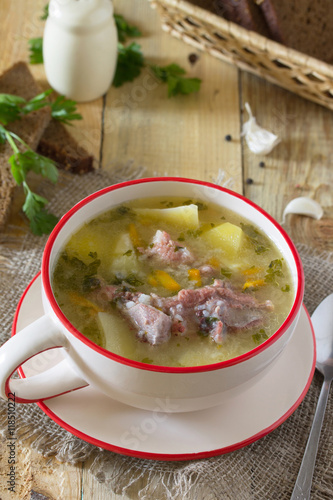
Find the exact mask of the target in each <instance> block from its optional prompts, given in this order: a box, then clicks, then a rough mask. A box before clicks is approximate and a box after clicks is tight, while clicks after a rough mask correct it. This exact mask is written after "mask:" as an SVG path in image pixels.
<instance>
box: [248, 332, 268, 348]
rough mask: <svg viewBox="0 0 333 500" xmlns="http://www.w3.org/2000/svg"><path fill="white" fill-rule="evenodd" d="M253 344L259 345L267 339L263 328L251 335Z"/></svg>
mask: <svg viewBox="0 0 333 500" xmlns="http://www.w3.org/2000/svg"><path fill="white" fill-rule="evenodd" d="M252 339H253V342H254V343H255V344H257V345H260V344H261V343H262V342H263V341H264V340H267V339H268V335H267V333H266V332H265V330H264V329H263V328H261V329H260V330H259V332H257V333H255V334H254V335H252Z"/></svg>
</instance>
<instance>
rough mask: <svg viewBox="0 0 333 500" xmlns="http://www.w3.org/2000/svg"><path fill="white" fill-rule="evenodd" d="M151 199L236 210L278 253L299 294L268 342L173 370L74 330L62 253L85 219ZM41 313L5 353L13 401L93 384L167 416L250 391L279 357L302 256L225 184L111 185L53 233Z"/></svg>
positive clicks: (5, 388)
mask: <svg viewBox="0 0 333 500" xmlns="http://www.w3.org/2000/svg"><path fill="white" fill-rule="evenodd" d="M150 196H161V197H163V199H165V198H166V197H167V196H182V197H184V196H186V197H190V198H195V199H198V200H202V201H204V202H213V203H215V204H217V205H220V206H221V207H225V208H228V209H230V210H233V211H234V212H236V213H239V214H240V215H241V216H242V217H245V218H246V219H247V220H249V221H250V222H252V223H254V224H255V225H257V226H258V227H259V228H260V229H261V230H262V231H263V232H264V233H265V234H266V235H267V236H268V237H269V238H270V239H271V240H272V241H273V242H274V243H275V245H276V246H277V247H278V248H279V250H280V251H281V253H282V254H283V257H284V259H285V261H286V263H287V264H288V265H289V268H290V270H291V275H292V280H293V289H294V296H293V298H292V307H291V310H290V313H289V315H288V317H287V318H286V319H285V321H284V323H283V324H282V325H281V326H280V328H279V329H278V330H277V331H276V332H275V333H274V334H273V335H272V336H271V337H270V338H269V339H268V340H266V341H265V342H264V343H263V344H261V345H259V346H257V347H255V348H254V349H252V350H251V351H249V352H248V353H246V354H243V355H241V356H238V357H236V358H233V359H230V360H228V361H223V362H220V363H216V364H211V365H204V366H196V367H185V368H179V367H177V368H174V367H165V366H155V365H149V364H145V363H141V362H137V361H132V360H130V359H126V358H124V357H121V356H119V355H116V354H113V353H112V352H109V351H106V350H105V349H103V348H101V347H99V346H98V345H96V344H94V343H93V342H92V341H90V340H89V339H87V338H86V337H84V336H83V335H82V334H81V333H80V332H79V331H78V330H76V329H75V328H74V327H73V325H72V324H71V323H70V322H69V320H68V319H67V318H66V317H65V316H64V314H63V313H62V311H61V310H60V308H59V306H58V304H57V302H56V300H55V298H54V295H53V291H52V287H51V277H52V271H53V269H54V265H55V262H56V260H57V257H58V255H59V252H60V251H61V250H62V248H63V247H64V245H65V243H66V242H67V241H68V239H69V238H70V236H71V235H72V234H73V233H74V232H76V231H77V230H78V229H79V228H80V227H81V226H82V225H83V224H84V223H85V222H87V221H89V220H91V219H92V218H94V217H96V216H97V215H99V214H101V213H102V212H104V211H106V210H108V209H110V208H112V207H114V206H116V205H119V204H121V203H126V202H128V201H129V200H134V199H138V198H145V197H150ZM41 276H42V298H43V308H44V311H45V314H44V316H42V317H41V318H40V319H38V320H37V321H35V322H34V323H32V324H31V325H29V326H28V327H26V328H24V329H23V330H22V331H20V332H18V333H17V334H16V335H14V336H13V337H12V338H11V339H10V340H9V341H8V342H6V343H5V344H4V345H3V346H2V347H1V348H0V383H1V396H2V397H3V398H6V397H8V394H9V393H10V392H11V393H15V397H16V402H22V403H27V402H36V401H41V400H43V399H47V398H50V397H54V396H56V395H60V394H64V393H65V392H69V391H73V390H76V389H80V388H82V387H84V386H87V385H89V384H91V385H92V386H93V387H95V388H97V389H99V390H100V391H102V392H103V393H104V394H105V395H106V396H108V397H110V398H113V399H116V400H118V401H121V402H123V403H125V404H128V405H131V406H134V407H138V408H143V409H148V410H156V409H160V410H161V411H166V412H179V411H192V410H198V409H204V408H208V407H212V406H215V405H217V404H219V403H220V401H221V398H222V396H223V401H225V399H226V398H228V394H232V395H235V394H236V393H238V392H240V391H244V390H246V388H247V387H249V384H253V383H255V380H256V379H257V378H258V377H260V376H261V375H262V373H263V371H264V370H268V369H269V368H270V366H271V365H272V363H273V362H274V360H276V359H277V357H278V356H279V355H280V354H281V352H282V351H283V349H284V348H285V346H286V345H287V342H288V341H289V339H290V338H291V336H292V334H293V331H294V329H295V326H296V324H297V321H298V318H299V314H300V310H301V304H302V300H303V291H304V276H303V270H302V264H301V261H300V258H299V256H298V253H297V251H296V249H295V247H294V245H293V243H292V242H291V240H290V238H289V237H288V235H287V234H286V233H285V231H284V230H283V229H282V228H281V227H280V226H279V225H278V224H277V222H275V221H274V220H273V219H272V217H270V216H269V215H268V214H267V213H265V212H264V211H263V210H262V209H261V208H259V207H258V206H256V205H255V204H253V203H252V202H250V201H249V200H247V199H246V198H244V197H242V196H241V195H239V194H237V193H234V192H232V191H229V190H227V189H224V188H222V187H219V186H216V185H214V184H210V183H207V182H202V181H198V180H192V179H182V178H167V177H166V178H151V179H140V180H134V181H129V182H124V183H121V184H117V185H113V186H110V187H107V188H105V189H102V190H101V191H98V192H96V193H94V194H92V195H90V196H88V197H87V198H85V199H84V200H82V201H81V202H79V203H78V204H77V205H75V206H74V207H73V208H72V209H71V210H70V211H69V212H68V213H66V214H65V215H64V216H63V218H62V219H61V220H60V221H59V223H58V224H57V226H56V227H55V229H54V230H53V232H52V234H51V235H50V237H49V239H48V241H47V243H46V246H45V250H44V253H43V259H42V270H41ZM52 348H61V349H62V350H63V351H64V353H65V359H64V360H63V361H61V362H60V363H58V364H57V365H56V366H54V367H52V368H49V369H48V370H46V371H44V372H43V373H41V374H38V375H35V376H33V377H28V378H25V379H22V380H19V379H12V378H10V377H11V375H12V373H13V372H14V371H15V370H16V369H17V368H18V367H19V366H20V365H21V364H22V363H24V361H26V360H27V359H29V358H31V357H32V356H34V355H36V354H38V353H41V352H42V351H45V350H48V349H52Z"/></svg>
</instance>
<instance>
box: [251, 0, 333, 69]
mask: <svg viewBox="0 0 333 500" xmlns="http://www.w3.org/2000/svg"><path fill="white" fill-rule="evenodd" d="M260 8H261V10H262V12H263V14H264V16H265V19H266V22H267V24H268V26H269V29H270V32H271V33H272V37H273V39H274V40H276V41H277V42H280V43H282V44H284V45H286V46H287V47H290V48H293V49H295V50H298V51H300V52H303V53H305V54H307V55H309V56H312V57H315V58H317V59H320V60H322V61H325V62H328V63H333V0H317V1H316V2H314V1H313V0H302V1H300V0H263V1H262V2H261V3H260Z"/></svg>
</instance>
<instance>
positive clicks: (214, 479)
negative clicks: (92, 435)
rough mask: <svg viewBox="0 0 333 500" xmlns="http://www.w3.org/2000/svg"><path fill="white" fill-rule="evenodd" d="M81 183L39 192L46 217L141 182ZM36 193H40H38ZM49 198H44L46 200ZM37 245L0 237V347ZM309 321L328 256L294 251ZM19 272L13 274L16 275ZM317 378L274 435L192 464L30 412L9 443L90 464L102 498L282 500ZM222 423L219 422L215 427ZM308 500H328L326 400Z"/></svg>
mask: <svg viewBox="0 0 333 500" xmlns="http://www.w3.org/2000/svg"><path fill="white" fill-rule="evenodd" d="M114 172H117V173H114V174H113V175H112V174H110V175H107V174H105V173H103V172H97V173H94V174H88V175H86V176H82V177H71V176H70V175H69V174H63V175H62V176H61V179H60V182H59V183H58V185H57V186H56V187H52V189H50V187H49V186H48V185H47V184H46V185H45V187H44V189H45V190H46V191H47V195H48V196H49V199H51V205H50V207H51V209H52V211H54V212H55V213H57V214H58V215H62V214H63V213H65V212H66V211H67V210H68V209H69V208H70V207H71V206H72V205H73V204H74V203H75V202H76V201H79V200H80V199H82V198H83V197H85V196H86V195H88V194H90V193H91V192H93V191H96V190H98V189H100V188H102V187H105V186H107V185H109V184H111V183H115V182H119V181H121V180H124V179H126V178H127V179H128V178H133V177H137V176H140V175H142V171H140V169H138V170H134V169H133V167H132V166H131V165H129V166H128V165H127V166H125V167H123V168H121V169H119V168H117V169H115V170H114ZM42 191H43V190H42ZM50 197H51V198H50ZM45 241H46V237H45V238H38V237H34V236H32V235H31V234H30V233H29V232H27V233H26V235H25V236H23V237H21V242H20V244H19V245H18V243H17V241H13V240H11V238H10V237H9V236H8V235H6V234H5V235H2V236H1V235H0V277H1V282H0V290H1V292H0V293H1V303H0V320H1V333H0V343H1V344H2V343H3V342H4V341H5V340H6V339H7V338H8V337H9V336H10V333H11V326H12V320H13V314H14V311H15V309H16V306H17V303H18V300H19V297H20V296H21V294H22V292H23V291H24V289H25V288H26V286H27V285H28V283H29V282H30V280H31V279H32V278H33V277H34V276H35V274H36V273H37V272H38V270H39V269H40V263H41V256H42V250H43V247H44V244H45ZM298 249H299V252H300V255H301V258H302V261H303V265H304V270H305V276H306V290H305V300H304V302H305V305H306V307H307V309H308V311H309V313H310V314H311V313H312V312H313V310H314V309H315V307H316V306H317V304H318V303H319V302H320V301H321V300H322V299H323V298H324V297H325V296H326V295H328V294H329V293H332V292H333V272H332V262H333V254H321V255H318V254H317V253H315V252H314V251H312V250H311V249H309V248H307V247H304V246H299V248H298ZM18 270H19V272H18ZM321 382H322V377H321V375H320V374H318V373H317V372H316V373H315V376H314V379H313V382H312V384H311V387H310V390H309V391H308V393H307V395H306V397H305V399H304V400H303V402H302V403H301V405H300V406H299V407H298V409H297V410H296V411H295V412H294V413H293V415H292V416H291V417H290V418H289V419H288V420H287V421H286V422H285V423H283V424H282V425H281V426H280V427H279V428H278V429H276V430H275V431H274V432H272V433H271V434H269V435H268V436H266V437H265V438H263V439H261V440H259V441H257V442H255V443H253V444H252V445H250V446H248V447H246V448H243V449H241V450H238V451H235V452H232V453H229V454H227V455H222V456H219V457H214V458H210V459H202V460H197V461H186V462H162V461H152V460H144V459H137V458H130V457H124V456H121V455H117V454H115V453H112V452H110V451H106V450H102V449H99V448H97V447H95V446H93V445H91V444H88V443H86V442H84V441H82V440H80V439H79V438H77V437H75V436H73V435H71V434H70V433H68V432H67V431H65V430H64V429H62V428H60V427H59V426H58V425H57V424H55V423H54V422H53V421H52V420H50V419H49V417H47V416H46V415H45V414H44V413H43V412H42V411H41V410H40V409H39V407H38V406H37V405H35V404H32V405H16V424H17V434H16V435H17V437H18V439H20V440H21V441H23V442H24V441H26V442H29V446H32V447H34V448H35V449H36V450H38V451H39V452H40V453H42V454H43V455H44V456H47V457H50V456H55V457H56V458H57V459H58V460H60V461H65V462H70V463H72V464H75V463H79V462H82V461H85V460H86V459H88V458H90V459H92V458H94V460H93V462H92V466H91V469H90V470H91V473H92V474H94V475H95V476H96V477H97V478H98V480H99V481H101V482H103V483H105V484H106V485H107V487H109V488H110V490H112V491H114V492H115V493H118V494H121V493H125V492H128V493H129V494H130V491H132V492H133V491H135V490H136V491H137V492H138V493H137V494H136V495H135V497H133V498H148V499H154V500H162V499H176V498H177V499H178V498H181V499H184V498H191V499H192V498H195V499H200V500H201V499H202V500H213V499H219V500H220V499H232V500H266V499H268V500H278V499H288V498H290V495H291V492H292V490H293V485H294V482H295V480H296V476H297V472H298V469H299V466H300V463H301V460H302V455H303V452H304V449H305V445H306V441H307V438H308V435H309V431H310V426H311V422H312V419H313V415H314V411H315V407H316V402H317V399H318V395H319V391H320V387H321ZM222 425H223V422H221V426H222ZM6 427H8V424H7V406H6V404H5V402H4V401H2V400H1V402H0V430H1V431H2V433H3V435H4V436H6ZM311 498H312V499H313V500H315V499H316V500H317V499H318V500H319V499H321V500H332V498H333V397H332V392H331V394H330V398H329V401H328V407H327V411H326V416H325V421H324V425H323V430H322V434H321V440H320V444H319V451H318V457H317V462H316V469H315V473H314V479H313V488H312V496H311Z"/></svg>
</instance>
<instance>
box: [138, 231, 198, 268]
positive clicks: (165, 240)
mask: <svg viewBox="0 0 333 500" xmlns="http://www.w3.org/2000/svg"><path fill="white" fill-rule="evenodd" d="M138 250H139V252H140V253H142V254H144V255H146V256H147V257H157V258H158V259H159V260H161V261H162V262H163V263H165V264H168V265H178V264H192V263H193V262H194V260H195V258H194V256H193V254H192V252H191V251H190V250H189V249H188V248H186V247H185V246H184V245H182V244H180V243H179V242H176V241H173V240H172V239H171V236H170V235H169V234H168V233H167V232H166V231H161V230H160V229H158V230H157V231H156V233H155V235H154V237H153V240H152V243H151V245H150V246H149V247H148V248H142V247H140V248H138Z"/></svg>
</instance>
